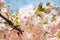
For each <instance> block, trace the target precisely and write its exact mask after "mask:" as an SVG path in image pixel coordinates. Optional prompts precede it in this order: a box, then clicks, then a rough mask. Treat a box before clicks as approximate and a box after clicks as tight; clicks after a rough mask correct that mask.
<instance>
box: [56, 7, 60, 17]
mask: <svg viewBox="0 0 60 40" xmlns="http://www.w3.org/2000/svg"><path fill="white" fill-rule="evenodd" d="M57 15H59V16H60V8H59V9H57Z"/></svg>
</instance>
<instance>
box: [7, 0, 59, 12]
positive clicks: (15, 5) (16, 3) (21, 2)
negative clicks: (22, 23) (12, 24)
mask: <svg viewBox="0 0 60 40" xmlns="http://www.w3.org/2000/svg"><path fill="white" fill-rule="evenodd" d="M40 2H43V3H46V2H51V3H54V4H55V5H57V6H59V7H60V0H6V3H7V4H8V5H10V7H11V10H12V11H13V12H15V11H16V10H19V9H20V8H22V7H24V6H27V5H29V4H34V5H35V6H37V5H38V4H39V3H40Z"/></svg>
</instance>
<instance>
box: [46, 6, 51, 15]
mask: <svg viewBox="0 0 60 40" xmlns="http://www.w3.org/2000/svg"><path fill="white" fill-rule="evenodd" d="M45 9H46V12H47V13H48V14H49V13H50V12H51V7H49V6H47V7H46V8H45Z"/></svg>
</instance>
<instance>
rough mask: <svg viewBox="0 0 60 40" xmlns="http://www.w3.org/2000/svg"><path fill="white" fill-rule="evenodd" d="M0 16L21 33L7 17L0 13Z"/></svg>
mask: <svg viewBox="0 0 60 40" xmlns="http://www.w3.org/2000/svg"><path fill="white" fill-rule="evenodd" d="M0 17H1V18H3V19H4V20H5V21H6V22H7V23H8V24H9V25H10V27H11V28H13V29H16V30H18V31H19V32H20V33H21V34H22V32H23V31H21V29H19V28H17V27H18V26H15V25H14V24H13V22H11V21H10V20H9V19H7V18H6V17H4V16H3V15H2V14H1V13H0Z"/></svg>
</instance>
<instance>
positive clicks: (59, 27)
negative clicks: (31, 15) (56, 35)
mask: <svg viewBox="0 0 60 40" xmlns="http://www.w3.org/2000/svg"><path fill="white" fill-rule="evenodd" d="M56 28H57V29H60V21H58V22H57V23H56Z"/></svg>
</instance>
